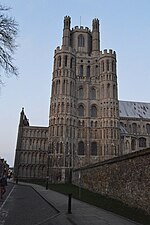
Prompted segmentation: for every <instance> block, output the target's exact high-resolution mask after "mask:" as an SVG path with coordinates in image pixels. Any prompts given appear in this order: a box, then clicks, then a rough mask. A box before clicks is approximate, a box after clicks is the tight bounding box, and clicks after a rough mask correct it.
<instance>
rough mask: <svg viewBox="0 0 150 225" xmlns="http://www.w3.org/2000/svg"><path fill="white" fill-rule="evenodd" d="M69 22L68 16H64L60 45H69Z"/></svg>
mask: <svg viewBox="0 0 150 225" xmlns="http://www.w3.org/2000/svg"><path fill="white" fill-rule="evenodd" d="M70 24H71V18H70V16H65V17H64V29H63V43H62V46H65V47H69V46H70Z"/></svg>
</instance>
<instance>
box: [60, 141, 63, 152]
mask: <svg viewBox="0 0 150 225" xmlns="http://www.w3.org/2000/svg"><path fill="white" fill-rule="evenodd" d="M60 153H61V154H62V153H63V143H62V142H60Z"/></svg>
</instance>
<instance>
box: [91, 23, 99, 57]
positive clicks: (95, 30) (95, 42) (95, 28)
mask: <svg viewBox="0 0 150 225" xmlns="http://www.w3.org/2000/svg"><path fill="white" fill-rule="evenodd" d="M99 36H100V35H99V20H98V19H93V21H92V52H93V53H96V52H99V50H100V38H99Z"/></svg>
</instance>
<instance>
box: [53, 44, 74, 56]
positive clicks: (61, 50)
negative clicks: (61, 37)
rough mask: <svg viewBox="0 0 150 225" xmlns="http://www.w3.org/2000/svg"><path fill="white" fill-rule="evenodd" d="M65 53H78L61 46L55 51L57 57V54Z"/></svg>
mask: <svg viewBox="0 0 150 225" xmlns="http://www.w3.org/2000/svg"><path fill="white" fill-rule="evenodd" d="M61 52H62V53H64V52H66V53H72V54H75V53H76V51H75V49H72V48H71V47H65V48H61V47H60V46H57V48H56V49H55V52H54V53H55V55H56V54H57V53H61Z"/></svg>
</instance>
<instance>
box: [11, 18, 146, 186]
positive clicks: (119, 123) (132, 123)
mask: <svg viewBox="0 0 150 225" xmlns="http://www.w3.org/2000/svg"><path fill="white" fill-rule="evenodd" d="M116 63H117V60H116V53H115V51H113V50H111V49H110V50H106V49H105V50H104V51H101V50H100V32H99V20H98V19H93V21H92V30H90V29H89V28H87V27H83V26H80V27H78V26H76V27H74V28H72V29H71V18H70V17H69V16H66V17H65V18H64V27H63V37H62V45H61V47H57V48H56V49H55V52H54V66H53V78H52V93H51V101H50V114H49V126H48V127H32V126H30V125H29V122H28V120H27V118H26V115H25V113H24V111H22V112H21V117H20V125H19V131H18V141H17V148H16V159H15V174H16V176H20V177H36V178H42V177H43V178H44V177H46V175H48V176H49V179H50V180H51V181H52V182H55V181H58V182H66V181H67V179H68V176H69V173H70V170H71V169H72V168H77V167H81V166H84V165H89V164H93V163H96V162H99V161H104V160H107V159H110V158H113V157H117V156H119V155H122V154H126V153H129V152H132V151H137V150H140V149H141V148H144V147H148V146H150V128H149V127H150V113H148V112H150V104H148V103H147V104H146V103H141V104H140V103H131V102H122V101H119V100H118V84H117V69H116V68H117V65H116ZM128 104H131V105H132V106H133V107H129V106H128ZM134 104H136V105H134ZM140 107H141V108H140ZM132 108H133V110H132V111H131V109H132ZM142 110H143V111H142ZM127 112H128V113H127ZM144 113H145V114H144ZM48 167H50V169H49V168H48ZM47 171H49V174H48V173H47Z"/></svg>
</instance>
